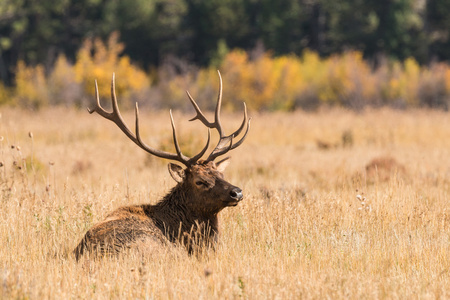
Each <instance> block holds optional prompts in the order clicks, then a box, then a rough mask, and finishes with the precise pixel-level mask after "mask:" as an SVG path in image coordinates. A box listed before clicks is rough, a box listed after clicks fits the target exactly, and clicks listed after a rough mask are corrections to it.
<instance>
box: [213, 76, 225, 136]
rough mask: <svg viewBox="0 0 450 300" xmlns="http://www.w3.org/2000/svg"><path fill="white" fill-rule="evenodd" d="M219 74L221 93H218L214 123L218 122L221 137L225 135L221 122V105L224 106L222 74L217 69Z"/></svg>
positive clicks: (217, 126)
mask: <svg viewBox="0 0 450 300" xmlns="http://www.w3.org/2000/svg"><path fill="white" fill-rule="evenodd" d="M217 74H219V95H217V104H216V113H215V115H214V123H215V124H216V128H217V131H218V132H219V135H220V137H222V135H223V130H222V124H221V123H220V107H221V106H222V76H221V75H220V71H219V70H217Z"/></svg>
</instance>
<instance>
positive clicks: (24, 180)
mask: <svg viewBox="0 0 450 300" xmlns="http://www.w3.org/2000/svg"><path fill="white" fill-rule="evenodd" d="M142 114H143V116H142V127H143V128H145V132H144V133H145V136H146V140H147V141H148V142H149V144H152V145H159V146H160V147H168V145H169V144H170V139H168V138H167V137H170V134H171V133H170V125H169V118H168V113H166V112H164V113H163V114H151V113H145V112H143V113H142ZM252 115H253V121H252V128H251V132H250V135H249V137H248V140H247V141H246V143H244V145H243V146H241V147H240V148H238V149H236V150H235V151H234V153H233V154H232V156H233V161H232V164H231V165H230V167H229V169H228V170H227V172H226V176H227V178H228V179H229V180H230V181H231V182H232V183H234V184H236V185H238V186H240V187H241V188H243V190H244V195H245V199H244V201H243V202H242V203H241V204H240V205H238V206H237V207H236V208H229V209H226V210H224V211H223V212H222V213H221V217H222V218H221V227H222V234H221V242H220V246H219V247H218V249H217V251H216V252H209V253H207V254H205V255H204V256H202V257H198V258H197V257H189V256H188V255H187V254H185V253H184V252H180V251H179V250H178V249H168V250H167V251H166V252H155V253H148V256H145V257H141V256H139V255H136V254H135V253H128V254H125V255H122V256H119V257H117V258H105V259H101V260H99V261H93V262H90V263H88V262H86V261H84V262H81V263H76V262H75V259H74V258H73V257H72V255H71V251H72V249H73V248H74V247H75V246H76V244H77V242H78V241H79V239H81V237H82V236H83V234H84V232H85V231H86V230H87V228H88V227H90V226H91V225H92V224H93V223H95V222H97V221H99V220H101V219H103V218H104V216H105V215H106V214H107V213H108V212H110V211H111V210H113V209H114V208H117V207H119V206H122V205H128V204H135V203H142V202H152V203H154V202H156V201H157V200H158V199H159V198H160V197H162V196H163V195H164V194H165V193H166V192H167V191H168V190H169V189H170V187H172V186H173V185H174V182H173V180H172V179H171V178H170V176H169V174H168V172H167V169H166V162H164V161H161V160H159V159H155V158H152V157H148V156H146V155H145V154H144V153H142V151H141V150H140V149H138V147H136V146H135V145H133V144H132V143H131V142H130V141H129V140H127V139H126V138H125V137H124V136H123V134H122V133H121V132H120V131H119V130H118V129H117V128H115V126H114V125H113V124H112V123H109V122H107V121H105V120H102V119H101V118H100V117H99V116H97V115H95V116H90V115H88V114H87V113H85V112H81V111H66V110H64V109H51V110H45V111H41V112H39V113H31V112H24V111H18V110H9V109H4V110H3V111H2V113H1V119H0V135H1V136H2V137H3V139H2V141H1V142H0V162H1V163H2V164H3V166H2V167H0V189H1V191H0V205H1V206H0V245H1V246H0V295H1V297H0V298H2V299H3V298H5V299H6V298H31V299H38V298H53V299H70V298H83V299H90V298H98V299H109V298H113V299H117V298H120V299H123V298H157V299H159V298H170V299H172V298H176V299H199V298H202V299H214V298H226V299H230V298H240V297H242V298H249V299H264V298H265V299H272V298H277V299H286V298H297V299H299V298H301V299H310V298H316V299H317V298H319V299H322V298H330V299H340V298H341V299H342V298H345V299H348V298H350V299H364V298H390V299H392V298H403V299H411V298H420V299H428V298H433V299H435V298H450V289H449V286H450V274H449V271H450V270H449V268H450V201H449V198H450V160H449V157H450V115H449V114H448V113H443V112H436V111H412V112H411V111H410V112H399V111H391V110H378V111H368V112H365V113H361V114H355V113H351V112H346V111H338V110H332V111H322V112H319V113H315V114H306V113H301V112H298V113H294V114H281V113H280V114H264V115H256V114H254V113H253V114H252ZM126 117H127V119H128V120H129V121H130V122H131V120H132V118H133V116H132V113H128V114H126ZM175 117H176V119H177V120H178V122H177V124H179V126H178V127H179V128H180V130H181V132H180V136H184V137H185V139H184V141H183V143H184V145H185V147H187V148H188V151H194V150H196V149H200V147H201V145H202V144H203V142H204V141H205V139H206V130H205V129H204V128H203V127H202V126H201V125H200V124H197V123H196V124H190V123H189V124H188V123H187V122H186V120H187V117H188V116H184V115H175ZM240 117H241V116H236V118H231V117H230V116H228V117H226V116H223V118H222V119H223V122H224V125H225V126H226V129H227V131H230V130H231V129H233V127H232V126H238V125H239V122H240ZM181 124H182V125H183V126H181ZM29 132H32V136H33V137H32V138H31V137H30V136H29ZM190 132H200V133H201V134H200V136H197V135H194V134H191V133H190ZM349 137H351V138H349ZM318 140H320V141H321V142H323V143H327V144H330V145H333V147H329V148H319V147H318V144H317V141H318ZM343 144H345V146H343ZM12 145H13V146H14V148H12ZM186 145H187V146H186ZM380 158H381V161H383V160H384V164H383V163H380V162H378V164H377V165H376V167H369V166H371V162H373V160H374V159H375V160H376V159H378V161H380ZM386 161H387V162H386ZM386 165H388V167H386ZM366 168H367V170H366ZM369 170H370V172H369Z"/></svg>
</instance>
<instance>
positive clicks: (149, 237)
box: [74, 159, 242, 260]
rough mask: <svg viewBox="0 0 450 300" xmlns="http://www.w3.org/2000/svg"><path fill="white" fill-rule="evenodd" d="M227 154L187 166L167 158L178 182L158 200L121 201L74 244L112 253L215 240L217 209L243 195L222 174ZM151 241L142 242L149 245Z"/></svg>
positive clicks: (192, 246) (81, 250)
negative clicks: (122, 204) (217, 159)
mask: <svg viewBox="0 0 450 300" xmlns="http://www.w3.org/2000/svg"><path fill="white" fill-rule="evenodd" d="M227 164H228V161H227V159H225V160H222V161H220V162H218V163H217V164H216V163H214V162H213V161H210V162H207V161H199V162H197V163H196V164H194V165H192V166H191V167H189V168H187V169H184V170H183V169H182V168H181V167H179V166H177V165H174V164H170V165H169V171H170V173H171V175H172V177H173V178H174V179H175V180H176V181H178V184H177V185H176V186H175V187H174V188H173V189H172V191H171V192H170V193H168V194H167V195H166V196H165V197H164V198H163V199H162V200H161V201H160V202H159V203H157V204H156V205H148V204H143V205H135V206H126V207H120V208H118V209H116V210H115V211H113V212H112V213H110V214H109V215H108V216H107V217H106V219H105V220H103V221H102V222H100V223H97V224H96V225H94V226H93V227H92V228H91V229H89V230H88V231H87V233H86V234H85V236H84V237H83V239H82V240H81V241H80V243H79V244H78V246H77V247H76V248H75V250H74V254H75V257H76V259H77V260H78V259H79V258H80V257H81V255H83V254H84V253H86V252H90V253H93V254H115V253H118V252H120V251H121V250H123V249H127V248H136V247H140V246H141V245H147V246H148V245H152V244H169V243H181V244H183V245H184V246H185V247H186V248H187V249H188V251H189V252H190V253H191V252H193V251H195V250H196V249H199V248H198V246H200V247H202V246H212V245H214V243H215V241H216V239H217V235H218V233H219V222H218V218H217V214H218V213H219V212H220V211H221V210H222V209H223V208H225V207H227V206H235V205H237V203H238V202H239V201H240V200H242V191H241V189H239V188H238V187H235V186H233V185H231V184H230V183H228V182H227V181H225V180H224V177H223V174H222V171H223V169H224V168H225V167H226V165H227ZM148 248H149V247H146V249H148Z"/></svg>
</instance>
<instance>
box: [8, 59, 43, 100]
mask: <svg viewBox="0 0 450 300" xmlns="http://www.w3.org/2000/svg"><path fill="white" fill-rule="evenodd" d="M14 95H15V98H16V99H17V100H18V104H19V105H21V106H24V107H30V108H39V107H41V106H45V105H47V104H48V99H49V97H48V88H47V78H46V77H45V73H44V67H43V66H42V65H37V66H35V67H32V66H27V65H25V63H24V62H23V61H19V62H18V64H17V68H16V85H15V88H14Z"/></svg>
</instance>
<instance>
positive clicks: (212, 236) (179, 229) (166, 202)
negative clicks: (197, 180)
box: [152, 183, 219, 251]
mask: <svg viewBox="0 0 450 300" xmlns="http://www.w3.org/2000/svg"><path fill="white" fill-rule="evenodd" d="M190 197H192V193H190V192H189V189H186V188H185V187H184V186H183V183H179V184H177V185H176V186H175V187H174V188H173V189H172V190H171V191H170V193H168V194H167V195H166V196H165V197H164V198H163V199H162V200H161V201H160V202H159V203H157V204H156V205H155V206H154V212H155V213H154V215H153V217H152V218H153V220H154V222H155V225H156V226H157V227H158V228H159V229H160V230H161V231H162V232H163V233H164V235H165V236H166V237H167V238H168V239H169V240H170V241H171V242H182V243H183V244H184V245H187V246H189V247H188V248H189V250H190V251H191V250H192V244H197V245H202V244H208V245H209V244H211V243H212V242H215V241H216V239H217V234H218V233H219V228H218V218H217V214H214V215H211V216H201V215H199V214H198V213H196V212H194V211H192V210H190V209H189V208H188V205H186V203H187V201H188V200H189V199H190Z"/></svg>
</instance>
